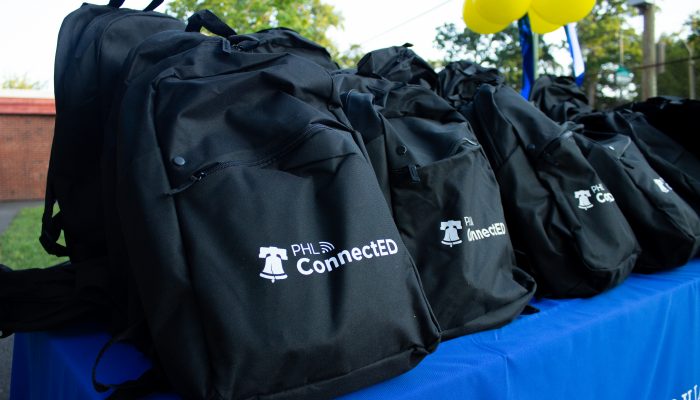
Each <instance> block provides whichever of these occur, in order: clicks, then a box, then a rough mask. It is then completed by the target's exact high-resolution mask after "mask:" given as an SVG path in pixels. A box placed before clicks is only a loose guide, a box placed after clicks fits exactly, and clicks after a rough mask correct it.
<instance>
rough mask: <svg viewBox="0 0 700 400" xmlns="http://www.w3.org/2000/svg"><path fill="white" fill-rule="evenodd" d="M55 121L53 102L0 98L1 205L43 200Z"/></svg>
mask: <svg viewBox="0 0 700 400" xmlns="http://www.w3.org/2000/svg"><path fill="white" fill-rule="evenodd" d="M54 120H55V106H54V101H53V99H28V98H0V201H7V200H33V199H42V198H43V197H44V191H45V190H46V170H47V168H48V165H49V155H50V153H51V141H52V138H53V128H54Z"/></svg>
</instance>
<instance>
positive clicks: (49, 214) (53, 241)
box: [39, 172, 68, 257]
mask: <svg viewBox="0 0 700 400" xmlns="http://www.w3.org/2000/svg"><path fill="white" fill-rule="evenodd" d="M47 180H48V181H49V183H47V185H46V194H45V196H44V214H43V215H42V217H41V236H39V243H41V246H42V247H43V248H44V250H45V251H46V252H47V253H49V254H51V255H54V256H56V257H65V256H67V255H68V249H67V248H66V247H65V246H63V245H61V244H59V243H58V238H59V237H60V236H61V231H63V223H62V218H61V215H62V213H61V212H60V211H59V212H58V213H57V214H56V215H54V214H53V206H54V205H55V204H56V197H55V196H54V195H53V190H52V189H51V183H50V182H51V173H50V172H49V178H48V179H47Z"/></svg>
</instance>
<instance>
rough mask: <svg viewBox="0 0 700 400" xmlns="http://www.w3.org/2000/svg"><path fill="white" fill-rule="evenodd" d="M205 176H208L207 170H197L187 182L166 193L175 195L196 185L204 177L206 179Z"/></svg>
mask: <svg viewBox="0 0 700 400" xmlns="http://www.w3.org/2000/svg"><path fill="white" fill-rule="evenodd" d="M205 176H207V172H206V171H198V172H195V173H194V174H192V175H190V179H188V180H187V182H185V183H184V184H182V185H180V186H178V187H176V188H175V189H172V190H170V191H168V192H165V194H166V195H167V196H174V195H176V194H179V193H182V192H184V191H185V190H187V189H189V188H190V187H191V186H192V185H194V184H195V183H197V182H199V181H201V180H202V179H204V177H205Z"/></svg>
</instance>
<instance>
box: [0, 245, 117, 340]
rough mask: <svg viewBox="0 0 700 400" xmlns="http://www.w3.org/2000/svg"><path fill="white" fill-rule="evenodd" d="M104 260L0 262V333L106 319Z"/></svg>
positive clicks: (107, 306)
mask: <svg viewBox="0 0 700 400" xmlns="http://www.w3.org/2000/svg"><path fill="white" fill-rule="evenodd" d="M107 268H108V263H107V260H106V259H104V258H101V259H94V260H90V261H85V262H80V263H75V264H73V263H64V264H59V265H56V266H53V267H49V268H42V269H38V268H33V269H26V270H16V271H14V270H12V269H10V268H9V267H6V266H4V265H1V264H0V332H1V333H0V336H2V337H5V336H8V335H10V334H12V333H14V332H31V331H40V330H50V329H59V328H63V327H66V326H68V325H70V324H73V323H76V322H85V321H105V322H108V321H109V317H110V316H109V313H107V312H105V310H108V309H109V308H110V307H111V300H110V297H109V294H108V293H105V288H106V287H109V275H108V273H107V271H106V269H107Z"/></svg>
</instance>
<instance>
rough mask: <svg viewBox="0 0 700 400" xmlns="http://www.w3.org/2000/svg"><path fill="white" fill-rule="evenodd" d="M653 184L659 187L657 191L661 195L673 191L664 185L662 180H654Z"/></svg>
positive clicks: (666, 184) (664, 182)
mask: <svg viewBox="0 0 700 400" xmlns="http://www.w3.org/2000/svg"><path fill="white" fill-rule="evenodd" d="M654 183H655V184H656V186H658V187H659V190H661V192H662V193H669V192H670V191H671V190H673V189H671V186H669V184H668V183H666V181H665V180H664V178H658V179H654Z"/></svg>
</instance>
